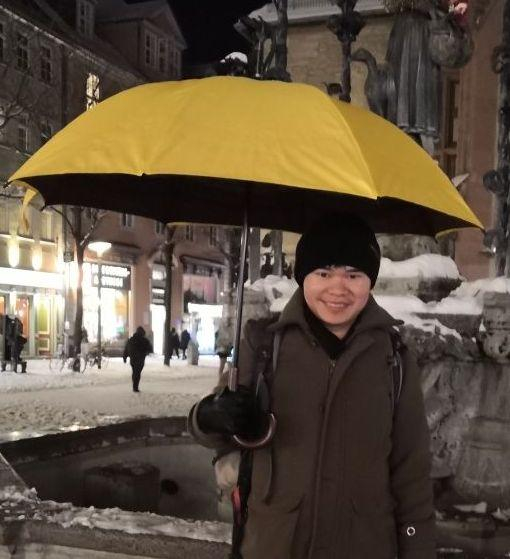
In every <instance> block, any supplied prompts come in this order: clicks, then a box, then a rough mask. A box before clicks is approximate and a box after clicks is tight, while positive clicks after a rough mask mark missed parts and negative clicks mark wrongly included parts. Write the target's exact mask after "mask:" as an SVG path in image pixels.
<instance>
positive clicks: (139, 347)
mask: <svg viewBox="0 0 510 559" xmlns="http://www.w3.org/2000/svg"><path fill="white" fill-rule="evenodd" d="M152 352H153V349H152V345H151V343H150V342H149V340H148V339H147V338H146V337H145V330H144V329H143V328H142V327H141V326H138V328H137V329H136V332H135V333H134V334H133V335H132V336H131V337H130V338H129V340H128V341H127V343H126V346H125V347H124V356H123V359H124V363H125V362H126V361H127V358H128V357H129V363H130V364H131V369H132V371H133V373H132V376H131V378H132V380H133V392H140V390H139V389H138V386H139V385H140V377H141V376H142V369H143V367H144V365H145V358H146V357H147V355H149V353H152Z"/></svg>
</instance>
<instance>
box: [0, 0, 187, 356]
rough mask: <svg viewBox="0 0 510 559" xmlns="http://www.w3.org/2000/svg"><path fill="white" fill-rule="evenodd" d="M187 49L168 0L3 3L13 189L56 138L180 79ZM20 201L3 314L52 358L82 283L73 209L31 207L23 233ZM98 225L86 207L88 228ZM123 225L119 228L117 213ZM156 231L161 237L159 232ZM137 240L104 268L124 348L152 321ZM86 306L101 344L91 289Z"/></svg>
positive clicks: (89, 260) (0, 92)
mask: <svg viewBox="0 0 510 559" xmlns="http://www.w3.org/2000/svg"><path fill="white" fill-rule="evenodd" d="M185 47H186V44H185V41H184V38H183V37H182V34H181V32H180V29H179V26H178V24H177V22H176V21H175V18H174V17H173V14H172V12H171V10H170V8H169V6H168V4H167V2H165V1H164V0H153V1H151V2H143V3H142V2H140V3H130V4H128V3H126V2H124V0H52V1H51V2H49V1H44V0H37V1H35V0H0V72H1V73H2V80H1V81H0V179H1V180H2V182H4V181H5V180H6V179H7V178H8V177H9V176H10V175H11V174H12V172H13V171H14V170H15V169H16V168H18V167H19V166H20V165H21V164H22V163H23V162H24V161H25V160H26V158H27V157H29V156H30V154H32V153H34V152H35V151H36V150H37V149H38V148H39V147H40V146H41V145H42V144H44V143H45V142H46V141H47V140H48V139H49V138H50V137H51V136H52V135H53V134H54V133H55V132H57V131H58V130H59V129H60V128H62V127H63V126H65V125H66V124H67V123H68V122H70V121H71V120H72V119H73V118H75V117H76V116H78V115H79V114H81V113H82V112H83V111H85V110H87V109H89V108H92V107H93V106H94V105H95V104H97V103H98V102H99V101H101V100H103V99H105V98H107V97H109V96H110V95H113V94H115V93H117V92H119V91H121V90H124V89H127V88H130V87H133V86H135V85H138V84H141V83H144V82H148V81H161V80H168V79H178V78H179V77H180V68H181V53H182V51H183V49H184V48H185ZM17 194H18V193H16V192H12V193H11V197H10V198H6V197H2V198H0V314H4V313H6V314H11V315H17V316H18V317H19V318H20V320H21V321H22V323H23V329H24V335H25V336H26V337H27V339H28V343H27V345H26V347H25V354H27V355H29V356H44V355H48V354H50V353H52V352H53V351H55V349H56V347H57V343H58V341H59V340H61V339H62V338H63V334H64V331H66V332H71V331H72V322H73V320H74V310H75V309H74V295H73V287H74V285H73V284H74V283H75V278H76V273H75V265H73V263H72V262H69V260H72V258H73V256H72V254H73V249H74V239H73V237H72V235H71V233H70V230H71V228H70V227H69V226H68V225H67V224H66V223H65V220H63V219H62V217H61V213H62V208H57V211H53V210H52V209H46V210H44V211H43V212H39V211H37V210H35V209H32V210H31V211H30V216H29V227H28V229H24V227H23V224H22V222H21V221H20V220H19V208H20V200H19V199H18V197H17ZM65 213H66V215H71V214H70V212H69V211H67V212H65ZM87 219H88V215H87V210H85V209H84V210H83V222H84V226H85V227H86V226H87V224H88V223H89V221H87ZM105 219H106V218H105ZM112 220H113V222H115V223H119V221H118V220H119V217H118V216H117V215H115V216H114V217H112ZM116 220H117V221H116ZM150 227H151V228H152V229H154V222H152V223H151V225H150ZM155 234H156V233H155ZM123 235H125V237H126V238H124V239H121V238H122V236H123ZM131 237H132V235H131V233H130V231H129V230H128V228H126V227H122V226H121V225H119V226H118V228H117V230H116V232H115V235H114V240H115V242H117V243H118V246H117V248H116V251H115V256H114V257H113V261H112V262H110V261H106V262H105V263H104V268H101V275H102V281H103V284H104V289H105V291H104V293H102V294H101V295H102V296H101V300H104V302H105V304H108V305H109V311H108V313H106V315H107V316H109V314H110V310H111V311H112V312H113V318H112V319H111V320H110V322H108V320H106V322H105V333H107V336H108V338H109V339H110V338H111V339H112V341H115V340H117V341H118V343H120V340H121V339H125V338H126V337H127V335H128V334H129V331H130V330H132V328H133V326H132V324H131V322H133V323H137V324H138V323H142V322H143V323H146V322H147V321H146V320H144V318H145V317H146V316H149V315H150V313H149V304H150V303H149V301H148V299H147V297H146V294H145V292H146V291H147V287H146V285H148V283H149V282H150V275H147V277H146V280H147V284H144V283H143V278H144V273H146V272H145V267H146V265H145V263H144V261H143V250H140V251H137V250H135V249H132V248H131V247H130V246H129V245H130V243H131ZM119 239H121V240H119ZM155 240H157V239H155ZM143 248H144V247H142V249H143ZM85 256H86V265H85V266H84V273H85V283H87V282H89V283H92V284H93V283H94V278H97V273H95V272H97V271H98V269H97V268H94V265H95V264H96V263H97V262H96V260H97V259H95V257H94V255H93V253H91V252H90V251H87V253H86V255H85ZM138 258H140V259H141V260H140V262H139V261H138ZM64 260H67V261H68V262H64ZM96 281H97V279H96ZM139 285H142V288H141V291H140V295H138V294H137V290H138V289H139V288H138V286H139ZM108 290H110V291H108ZM144 297H145V299H144ZM96 301H97V299H96ZM84 302H85V307H86V308H85V315H86V317H87V319H86V323H87V325H88V326H89V328H91V330H92V331H91V337H93V334H94V331H93V329H92V325H93V324H95V322H94V320H92V319H91V313H93V312H94V306H95V313H96V316H97V305H94V299H93V293H92V292H91V290H90V289H88V292H87V295H86V297H85V301H84ZM144 305H145V306H144Z"/></svg>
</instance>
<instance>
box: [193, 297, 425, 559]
mask: <svg viewBox="0 0 510 559" xmlns="http://www.w3.org/2000/svg"><path fill="white" fill-rule="evenodd" d="M303 304H304V303H303V296H302V291H301V289H298V290H297V292H296V293H295V295H294V296H293V297H292V299H291V300H290V301H289V303H288V304H287V306H286V307H285V309H284V311H283V313H282V314H281V316H280V318H279V320H278V321H277V322H276V323H274V324H273V325H271V326H270V327H269V328H270V329H272V330H274V331H280V332H282V335H281V342H280V348H279V352H278V361H277V367H276V371H275V373H274V379H273V385H272V389H271V395H272V398H271V400H272V410H273V412H274V414H275V416H276V419H277V422H278V424H277V431H276V435H275V437H274V439H273V441H272V444H271V446H270V447H267V448H263V449H260V450H257V451H255V452H254V463H253V474H252V490H251V494H250V497H249V501H248V522H247V525H246V532H245V537H244V541H243V548H242V553H243V559H393V558H395V557H396V556H398V557H399V559H431V558H432V557H434V556H435V551H434V521H433V503H432V489H431V483H430V480H429V474H430V455H429V432H428V428H427V423H426V419H425V414H424V409H423V399H422V393H421V388H420V375H419V373H418V371H417V368H416V366H415V363H414V360H413V359H412V357H411V355H410V354H409V352H408V351H407V350H404V353H403V360H404V377H403V388H402V392H401V395H400V399H399V401H398V405H397V408H396V411H395V415H393V409H392V402H391V396H390V394H391V388H392V382H393V380H392V373H391V365H390V363H391V357H392V344H391V338H390V335H389V331H390V330H391V328H392V327H393V326H394V325H395V324H396V321H395V320H394V319H393V318H392V317H391V316H390V315H389V314H388V313H387V312H386V311H384V310H383V309H382V308H381V307H379V306H378V305H377V303H376V302H375V301H374V300H373V299H372V298H371V299H370V300H369V303H368V305H367V306H366V308H365V309H364V310H363V312H362V314H361V315H360V317H359V319H358V320H357V322H356V325H355V327H354V330H353V332H352V333H351V335H350V336H349V338H348V341H347V343H346V347H345V350H344V352H343V353H342V354H341V356H340V357H339V359H338V360H337V361H332V360H330V359H329V357H328V355H327V354H326V352H325V351H324V350H323V349H322V347H321V346H320V345H319V344H318V343H317V341H316V340H315V338H314V335H313V334H312V332H311V330H310V327H309V326H308V323H307V322H306V320H305V317H304V314H303ZM253 350H254V348H253V347H252V346H251V345H250V329H249V328H247V329H246V332H245V339H244V341H243V344H242V349H241V353H240V366H239V370H240V374H241V382H242V383H244V384H250V371H251V369H252V366H253V360H254V351H253ZM190 430H191V432H192V434H193V435H194V437H195V438H196V439H197V440H198V441H199V442H201V443H202V444H204V445H206V446H213V447H217V448H220V449H222V450H225V448H226V446H228V445H227V443H226V441H225V440H224V439H222V438H221V437H215V436H211V435H205V434H204V433H201V432H200V429H199V428H198V425H197V424H196V417H194V414H193V413H192V414H191V421H190Z"/></svg>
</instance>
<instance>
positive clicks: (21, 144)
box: [16, 115, 28, 152]
mask: <svg viewBox="0 0 510 559" xmlns="http://www.w3.org/2000/svg"><path fill="white" fill-rule="evenodd" d="M16 147H17V148H18V149H19V150H20V151H24V152H27V151H28V119H27V117H26V116H24V115H20V116H19V117H18V132H17V137H16Z"/></svg>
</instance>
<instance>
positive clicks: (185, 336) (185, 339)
mask: <svg viewBox="0 0 510 559" xmlns="http://www.w3.org/2000/svg"><path fill="white" fill-rule="evenodd" d="M190 339H191V336H190V333H189V332H188V331H187V330H186V329H184V330H183V331H182V332H181V350H182V358H183V359H186V350H187V349H188V345H189V341H190Z"/></svg>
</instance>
